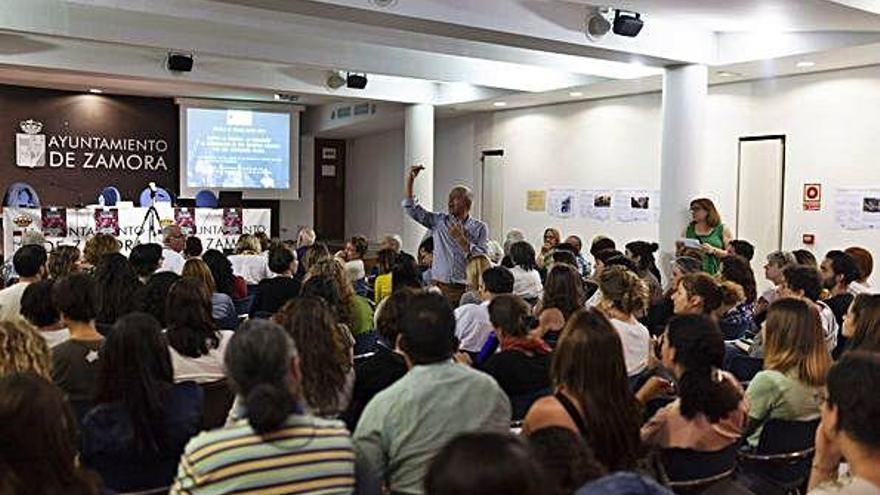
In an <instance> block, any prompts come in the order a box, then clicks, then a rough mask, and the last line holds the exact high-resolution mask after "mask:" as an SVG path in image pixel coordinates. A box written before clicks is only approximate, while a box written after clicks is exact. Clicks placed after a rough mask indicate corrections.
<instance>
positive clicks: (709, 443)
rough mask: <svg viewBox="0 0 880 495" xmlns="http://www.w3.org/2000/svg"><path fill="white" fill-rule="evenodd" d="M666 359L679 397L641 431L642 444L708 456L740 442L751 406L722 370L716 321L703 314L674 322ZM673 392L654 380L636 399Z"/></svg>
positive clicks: (664, 349) (665, 339)
mask: <svg viewBox="0 0 880 495" xmlns="http://www.w3.org/2000/svg"><path fill="white" fill-rule="evenodd" d="M661 357H662V364H663V366H664V368H666V369H667V370H668V371H670V372H671V373H672V375H673V376H674V377H675V381H676V386H675V388H676V389H677V390H678V398H677V399H675V401H673V402H672V403H670V404H669V405H667V406H666V407H664V408H663V409H660V410H659V411H657V413H656V414H654V416H653V417H652V418H651V419H650V420H648V422H647V423H645V425H644V426H642V441H643V442H645V444H647V445H651V446H656V447H659V448H661V449H668V448H681V449H691V450H697V451H704V452H714V451H718V450H721V449H724V448H726V447H729V446H730V445H732V444H734V443H736V442H738V441H739V439H740V437H741V436H742V433H743V429H744V428H745V421H746V413H747V409H748V406H747V403H746V401H745V400H744V396H743V391H742V387H740V385H739V382H737V380H736V378H734V377H733V376H731V375H730V374H728V373H725V372H723V371H721V365H722V361H723V360H724V338H723V337H722V335H721V331H720V330H719V329H718V325H717V324H716V323H715V322H714V320H712V319H711V318H710V317H708V316H706V315H701V314H688V315H684V316H678V317H676V318H673V319H672V321H670V322H669V326H668V327H667V329H666V333H665V334H664V337H663V344H662V346H661ZM671 389H672V386H671V384H670V383H669V382H668V381H666V380H665V379H663V378H660V377H659V376H654V377H651V378H650V379H648V381H647V382H646V383H645V385H644V386H643V387H642V388H641V390H639V392H638V393H637V394H636V398H637V399H638V400H639V402H641V403H642V404H647V403H648V401H650V400H652V399H655V398H658V397H660V396H662V395H665V394H667V393H668V392H669V391H670V390H671Z"/></svg>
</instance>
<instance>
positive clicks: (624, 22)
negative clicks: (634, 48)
mask: <svg viewBox="0 0 880 495" xmlns="http://www.w3.org/2000/svg"><path fill="white" fill-rule="evenodd" d="M644 24H645V23H644V22H642V19H641V14H639V13H637V12H626V11H623V10H619V9H618V10H615V11H614V25H613V27H612V31H614V34H617V35H620V36H628V37H630V38H635V37H636V36H638V34H639V31H641V30H642V26H643V25H644Z"/></svg>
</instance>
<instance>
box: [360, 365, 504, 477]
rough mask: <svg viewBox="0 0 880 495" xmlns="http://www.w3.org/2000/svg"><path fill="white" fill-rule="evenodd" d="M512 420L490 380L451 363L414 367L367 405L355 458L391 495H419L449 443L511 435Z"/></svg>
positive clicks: (492, 381)
mask: <svg viewBox="0 0 880 495" xmlns="http://www.w3.org/2000/svg"><path fill="white" fill-rule="evenodd" d="M510 414H511V411H510V401H509V400H508V399H507V395H505V393H504V391H502V390H501V387H499V386H498V384H497V383H496V382H495V380H494V379H493V378H492V377H490V376H489V375H487V374H485V373H482V372H479V371H476V370H473V369H471V368H470V367H468V366H465V365H461V364H456V363H454V362H453V361H452V360H448V361H443V362H441V363H435V364H429V365H418V366H414V367H413V368H412V369H411V370H410V371H409V372H408V373H407V374H406V375H404V376H403V378H401V379H399V380H397V381H396V382H395V383H394V384H393V385H391V386H390V387H388V388H387V389H385V390H383V391H382V392H379V393H378V394H377V395H376V396H375V397H374V398H373V399H372V400H371V401H370V403H369V404H367V407H366V409H364V413H363V415H362V416H361V419H360V422H358V425H357V429H355V432H354V438H353V439H354V446H355V453H356V455H357V459H358V462H359V463H364V464H365V465H366V466H368V467H369V469H370V470H371V471H372V473H373V474H374V475H375V476H377V477H378V478H380V479H384V480H385V481H386V482H387V483H388V486H389V487H390V488H391V491H392V492H395V493H397V492H400V493H412V494H421V493H424V488H423V486H422V484H423V480H424V477H425V474H426V473H427V470H428V465H429V464H430V462H431V459H432V458H433V457H434V455H436V454H437V452H439V451H440V449H441V448H442V447H443V446H444V445H446V443H447V442H449V441H450V440H451V439H452V438H454V437H455V436H457V435H459V434H460V433H464V432H471V431H488V432H498V433H505V432H508V431H509V429H510Z"/></svg>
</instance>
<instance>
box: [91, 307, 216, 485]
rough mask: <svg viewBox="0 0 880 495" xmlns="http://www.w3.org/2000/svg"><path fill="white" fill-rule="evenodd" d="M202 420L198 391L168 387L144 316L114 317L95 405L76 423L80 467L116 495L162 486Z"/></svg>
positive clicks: (160, 349) (153, 327)
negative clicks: (94, 474) (86, 468)
mask: <svg viewBox="0 0 880 495" xmlns="http://www.w3.org/2000/svg"><path fill="white" fill-rule="evenodd" d="M201 419H202V390H201V389H200V388H199V387H198V386H197V385H196V384H195V383H193V382H183V383H178V384H177V385H175V384H174V376H173V371H172V369H171V356H170V355H169V354H168V348H167V346H166V344H165V340H164V339H163V338H162V329H161V327H160V326H159V322H158V321H156V319H155V318H153V317H152V316H149V315H147V314H145V313H132V314H130V315H127V316H124V317H122V318H120V319H119V321H117V322H116V325H114V326H113V331H112V332H110V334H109V335H108V336H107V341H106V342H105V343H104V347H103V349H101V366H100V370H99V372H98V386H97V392H96V399H95V407H94V408H93V409H92V410H91V411H89V412H88V414H86V416H85V419H84V420H83V426H82V456H83V462H84V463H85V465H87V466H89V467H90V468H92V469H95V470H96V471H98V473H100V474H101V477H102V478H103V479H104V483H106V484H107V486H108V487H109V488H112V489H113V490H115V491H117V492H130V491H141V490H151V489H156V488H161V487H165V486H169V485H171V481H172V480H173V479H174V473H175V471H176V468H177V463H178V461H179V460H180V454H182V453H183V447H184V446H185V445H186V442H188V441H189V439H190V438H191V437H192V436H193V435H195V434H196V433H198V431H199V423H200V422H201Z"/></svg>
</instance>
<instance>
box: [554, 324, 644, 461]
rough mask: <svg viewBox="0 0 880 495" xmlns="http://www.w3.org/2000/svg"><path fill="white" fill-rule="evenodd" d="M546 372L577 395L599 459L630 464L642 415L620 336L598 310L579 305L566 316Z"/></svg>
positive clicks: (638, 452)
mask: <svg viewBox="0 0 880 495" xmlns="http://www.w3.org/2000/svg"><path fill="white" fill-rule="evenodd" d="M550 377H551V378H552V379H553V383H554V384H555V385H556V386H557V387H558V386H562V387H564V388H565V390H566V391H567V392H569V393H570V394H572V395H573V396H574V397H576V398H577V400H578V401H580V406H581V410H582V411H583V414H584V419H585V420H586V423H587V438H586V440H587V443H588V444H589V445H590V446H591V447H592V448H593V450H594V452H595V453H596V457H597V458H598V459H599V461H600V462H602V463H603V464H604V465H605V467H607V468H608V470H609V471H616V470H620V469H630V468H632V467H634V466H635V464H636V460H637V459H638V458H639V457H640V455H641V438H640V437H639V428H640V427H641V423H642V418H641V415H640V413H639V408H638V406H637V404H636V400H635V398H634V397H633V394H632V392H631V391H630V386H629V379H628V378H627V374H626V364H625V363H624V358H623V344H622V343H621V342H620V336H619V335H618V334H617V331H616V330H615V329H614V327H613V326H612V325H611V323H610V322H609V321H608V319H607V318H605V316H603V315H602V313H601V312H600V311H598V310H596V309H580V310H578V311H577V312H576V313H574V314H573V315H572V316H571V318H569V319H568V323H566V325H565V328H564V329H563V330H562V336H561V337H560V340H559V344H558V345H557V347H556V352H555V354H554V356H553V362H552V364H551V366H550Z"/></svg>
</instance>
